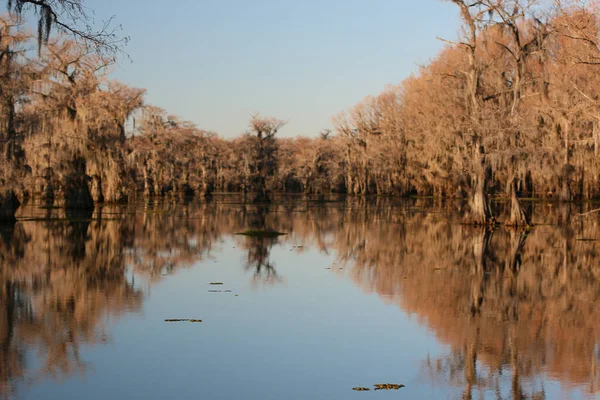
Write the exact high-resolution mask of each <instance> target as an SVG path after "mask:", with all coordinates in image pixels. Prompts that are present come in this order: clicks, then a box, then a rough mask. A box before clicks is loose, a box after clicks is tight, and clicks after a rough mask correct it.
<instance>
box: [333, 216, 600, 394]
mask: <svg viewBox="0 0 600 400" xmlns="http://www.w3.org/2000/svg"><path fill="white" fill-rule="evenodd" d="M558 217H561V218H564V214H563V213H562V212H559V213H558ZM553 218H554V217H553ZM354 222H355V223H356V225H358V226H361V227H362V229H366V230H367V231H368V232H369V233H368V234H366V235H364V236H361V237H357V238H356V240H349V241H348V248H347V249H341V248H340V249H339V250H338V254H339V255H340V257H341V258H342V259H343V260H344V261H346V262H348V268H350V269H351V271H352V272H351V273H352V274H353V276H354V279H355V280H356V282H357V283H358V284H359V285H361V286H362V287H364V288H365V289H367V290H370V291H375V292H377V293H379V294H380V295H381V296H384V297H385V298H386V299H387V301H389V302H393V303H396V304H398V305H399V306H400V307H402V308H403V309H405V310H406V311H408V312H410V313H413V314H416V315H417V316H418V317H419V319H420V320H421V321H422V323H424V324H425V325H427V326H428V327H429V328H430V329H431V330H432V331H433V332H434V333H435V334H436V336H437V337H438V339H439V340H440V341H441V342H442V343H445V344H448V345H450V346H451V349H452V350H451V352H450V354H449V355H448V356H447V357H444V358H442V359H438V360H431V359H429V360H427V362H426V370H427V372H428V374H430V376H433V377H434V378H435V379H436V380H438V382H440V383H449V384H452V385H456V386H460V387H463V388H464V398H466V399H471V398H479V396H483V391H484V390H492V391H495V392H496V393H498V398H507V397H508V398H514V399H523V398H540V399H541V398H545V394H544V384H543V382H544V380H543V379H541V377H542V375H544V376H548V377H550V378H552V379H555V380H558V381H562V382H563V383H564V384H565V385H567V386H569V385H573V386H581V387H583V388H585V389H586V390H587V391H589V393H599V389H600V386H599V385H600V375H599V374H598V372H599V371H598V367H597V364H598V361H599V360H600V353H599V351H598V344H600V309H599V306H600V285H599V282H600V266H599V263H598V261H599V259H598V258H599V256H600V254H599V253H598V244H597V242H594V241H589V239H590V238H596V239H597V238H598V237H600V231H599V230H598V224H597V222H595V221H594V222H591V221H583V220H580V221H579V222H578V223H577V224H576V225H578V226H577V230H578V234H577V235H575V233H574V229H573V227H572V226H567V227H562V228H558V227H553V226H538V227H536V228H534V229H533V230H531V231H530V232H526V231H516V230H509V229H504V228H502V229H498V230H496V231H494V232H491V231H489V230H486V229H484V228H474V227H467V226H460V225H453V224H450V223H449V222H447V221H446V220H444V219H440V218H438V217H437V216H436V215H434V214H429V215H424V214H415V215H406V216H405V217H404V220H403V223H402V224H401V225H394V224H389V223H386V222H383V221H381V220H374V221H373V220H367V219H364V220H360V218H355V221H354ZM407 232H410V234H407ZM364 237H378V238H379V240H378V241H376V242H370V243H369V241H366V243H365V241H364ZM395 238H401V239H400V240H401V241H400V243H398V242H395ZM357 242H358V243H362V244H363V245H362V246H360V247H359V248H358V249H356V248H354V246H356V245H355V244H354V243H357ZM508 377H510V384H509V385H505V386H504V387H509V393H504V392H503V389H502V386H501V385H502V384H503V380H504V379H507V378H508Z"/></svg>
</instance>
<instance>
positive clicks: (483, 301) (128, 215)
mask: <svg viewBox="0 0 600 400" xmlns="http://www.w3.org/2000/svg"><path fill="white" fill-rule="evenodd" d="M528 206H529V207H532V208H533V215H534V216H533V220H534V222H535V223H536V224H537V226H536V227H535V228H533V229H532V230H530V231H516V230H507V229H505V228H504V227H499V228H498V229H496V230H495V231H493V232H490V231H486V230H485V229H480V228H474V227H467V226H462V225H460V223H459V221H460V208H459V206H457V205H456V204H454V203H448V204H437V203H435V202H434V201H433V200H410V201H403V202H392V201H389V200H383V199H379V200H368V199H346V200H344V199H340V200H339V201H330V202H327V203H322V202H321V203H320V202H311V201H306V200H303V199H301V198H293V197H290V198H283V199H280V200H278V202H277V203H276V204H273V205H270V206H248V205H243V204H241V203H240V202H239V201H237V200H236V198H235V197H233V196H217V197H215V199H213V200H212V201H200V200H194V201H191V202H188V203H184V202H178V203H176V204H175V203H173V202H166V201H165V202H157V203H149V204H136V205H129V206H119V207H116V206H113V207H104V208H101V209H97V210H95V211H94V213H93V214H92V215H82V214H79V215H67V214H66V213H65V211H64V210H61V209H41V208H36V207H34V206H26V207H23V208H22V209H21V210H20V212H19V218H20V220H19V222H18V223H17V224H16V225H14V226H8V227H7V226H4V227H2V228H0V398H7V399H12V398H14V399H109V398H111V399H132V398H141V399H165V398H172V399H261V400H263V399H331V400H333V399H374V398H377V399H388V398H389V399H394V398H403V399H471V398H472V399H488V398H489V399H521V398H523V399H525V398H527V399H593V398H600V370H599V367H598V364H600V217H598V216H595V215H592V216H590V217H586V218H578V217H577V214H578V213H580V212H582V211H585V210H588V209H592V208H594V207H593V206H592V205H587V206H585V207H583V208H581V207H575V206H568V205H564V206H558V205H556V204H554V205H552V204H546V203H535V204H529V205H528ZM248 230H250V231H255V232H253V233H254V235H251V236H243V235H236V234H237V233H240V232H244V231H248ZM265 230H270V231H277V232H280V233H285V235H281V236H275V235H269V236H265V235H264V234H260V235H258V234H256V233H257V232H264V231H265ZM211 283H222V285H211ZM165 319H199V320H202V322H199V323H192V322H165ZM377 383H394V384H403V385H405V387H403V388H401V389H400V390H398V391H395V390H392V391H374V390H373V385H374V384H377ZM355 387H365V388H371V391H368V392H356V391H353V388H355Z"/></svg>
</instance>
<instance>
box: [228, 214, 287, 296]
mask: <svg viewBox="0 0 600 400" xmlns="http://www.w3.org/2000/svg"><path fill="white" fill-rule="evenodd" d="M270 210H271V205H270V204H258V205H255V206H250V205H244V206H243V214H242V215H243V222H244V223H245V224H246V225H247V228H248V230H249V231H254V232H274V231H275V229H273V228H272V227H271V226H270V224H271V222H270V221H267V217H268V216H269V214H270V213H269V212H270ZM240 242H241V246H242V248H244V249H246V250H247V251H248V256H247V259H246V263H245V265H244V268H245V270H246V271H250V272H252V273H253V277H252V283H253V284H254V285H259V284H260V285H263V286H270V285H275V284H277V283H280V282H282V278H281V277H280V276H279V275H278V274H277V270H276V269H275V263H274V262H273V261H271V257H270V255H271V249H272V248H273V246H275V245H277V244H279V237H278V236H276V234H274V235H269V234H267V235H264V234H257V235H248V236H242V238H241V240H240V241H239V242H238V244H240Z"/></svg>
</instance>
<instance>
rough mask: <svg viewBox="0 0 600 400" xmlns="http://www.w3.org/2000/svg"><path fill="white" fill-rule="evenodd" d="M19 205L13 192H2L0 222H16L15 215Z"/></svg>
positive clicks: (0, 195) (0, 197) (0, 196)
mask: <svg viewBox="0 0 600 400" xmlns="http://www.w3.org/2000/svg"><path fill="white" fill-rule="evenodd" d="M20 205H21V203H20V202H19V199H17V195H16V194H15V191H14V190H4V191H3V192H1V193H0V222H14V221H16V218H15V214H16V213H17V210H18V209H19V206H20Z"/></svg>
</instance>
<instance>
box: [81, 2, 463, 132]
mask: <svg viewBox="0 0 600 400" xmlns="http://www.w3.org/2000/svg"><path fill="white" fill-rule="evenodd" d="M85 4H87V5H88V6H89V8H91V9H94V10H95V11H96V14H97V17H98V19H101V18H104V17H107V16H110V15H111V14H115V15H116V18H117V19H116V21H117V22H118V23H120V24H122V25H123V29H124V31H123V32H124V34H125V35H128V36H130V37H131V42H130V44H129V46H128V47H127V53H128V54H129V55H130V57H131V59H132V60H133V62H132V63H130V62H129V61H126V60H123V61H122V62H121V65H120V67H118V68H117V69H116V70H115V73H114V76H115V78H117V79H119V80H121V81H123V82H125V83H127V84H130V85H133V86H137V87H143V88H146V89H148V96H147V101H148V103H151V104H153V105H157V106H159V107H162V108H165V109H167V110H168V111H169V112H170V113H172V114H175V115H178V116H180V117H182V118H184V119H187V120H191V121H193V122H195V123H196V124H197V125H198V126H199V127H200V128H203V129H208V130H213V131H216V132H218V133H219V134H221V135H223V136H225V137H232V136H236V135H238V134H240V133H242V132H244V130H245V129H246V126H247V120H248V117H249V115H250V114H251V113H253V112H259V113H261V114H263V115H272V116H276V117H279V118H282V119H286V120H289V122H290V123H289V125H288V126H287V127H286V128H285V129H284V130H283V131H282V132H281V134H282V136H297V135H307V136H314V135H316V134H317V133H318V132H319V131H320V130H322V129H323V128H326V127H330V126H331V117H332V116H333V115H335V114H336V113H338V112H340V111H343V110H345V109H347V108H349V107H351V106H352V105H354V104H355V103H357V102H358V101H360V100H361V99H363V98H364V97H366V96H368V95H371V94H377V93H379V92H380V91H381V90H383V89H384V87H385V85H386V84H390V83H392V84H394V83H399V82H400V81H402V79H404V78H405V77H407V76H409V75H410V74H411V72H413V71H415V70H416V68H417V65H418V64H419V63H426V62H427V61H428V60H429V59H430V58H431V57H433V56H435V55H436V54H437V53H438V51H439V50H440V49H441V47H442V45H443V44H442V43H441V42H439V41H438V40H437V39H436V36H441V37H446V38H454V37H456V35H457V31H458V14H457V12H456V10H455V8H454V6H452V5H451V4H449V3H447V2H443V1H441V0H418V1H408V0H400V1H399V0H371V1H366V0H321V1H316V0H304V1H291V0H279V1H277V0H253V1H248V0H243V1H242V0H175V1H164V0H163V1H158V0H85Z"/></svg>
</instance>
